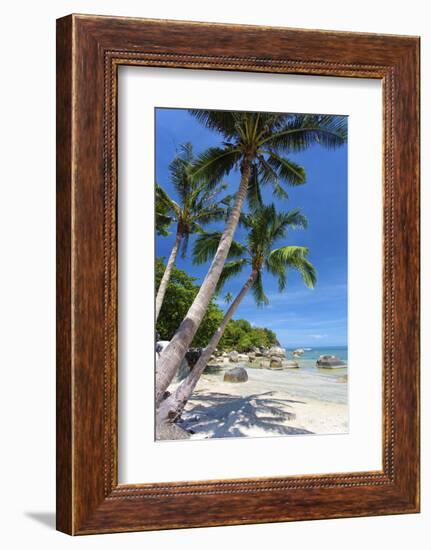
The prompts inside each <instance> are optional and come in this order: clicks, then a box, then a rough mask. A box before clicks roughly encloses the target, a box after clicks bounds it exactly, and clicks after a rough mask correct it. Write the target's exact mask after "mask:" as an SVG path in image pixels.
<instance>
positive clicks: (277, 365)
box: [269, 356, 283, 370]
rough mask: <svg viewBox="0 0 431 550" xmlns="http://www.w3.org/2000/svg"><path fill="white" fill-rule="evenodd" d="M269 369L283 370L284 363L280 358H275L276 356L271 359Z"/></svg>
mask: <svg viewBox="0 0 431 550" xmlns="http://www.w3.org/2000/svg"><path fill="white" fill-rule="evenodd" d="M269 368H270V369H277V370H279V369H282V368H283V361H282V359H281V358H280V357H275V356H272V357H271V360H270V363H269Z"/></svg>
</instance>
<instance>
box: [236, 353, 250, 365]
mask: <svg viewBox="0 0 431 550" xmlns="http://www.w3.org/2000/svg"><path fill="white" fill-rule="evenodd" d="M248 362H249V360H248V355H247V354H245V353H238V363H248Z"/></svg>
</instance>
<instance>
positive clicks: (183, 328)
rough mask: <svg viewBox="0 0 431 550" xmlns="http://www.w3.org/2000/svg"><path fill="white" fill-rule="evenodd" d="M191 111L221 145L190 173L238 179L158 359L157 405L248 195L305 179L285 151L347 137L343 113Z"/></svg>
mask: <svg viewBox="0 0 431 550" xmlns="http://www.w3.org/2000/svg"><path fill="white" fill-rule="evenodd" d="M191 114H192V115H193V116H195V117H196V118H197V119H198V120H199V121H200V122H201V123H202V124H203V125H204V126H206V127H207V128H209V129H212V130H215V131H217V132H218V133H219V134H221V136H222V137H223V140H224V141H223V146H222V147H211V148H209V149H208V150H207V151H206V152H204V153H203V154H202V155H200V157H199V158H198V159H197V161H196V162H195V164H194V168H193V169H192V175H193V177H195V178H199V180H201V181H206V183H207V185H208V186H210V187H212V186H213V185H215V184H216V183H217V182H218V181H220V179H221V178H222V177H223V176H225V175H226V174H228V173H229V172H230V171H231V170H233V169H234V168H237V169H239V171H240V174H241V178H240V184H239V188H238V191H237V193H236V196H235V202H234V205H233V208H232V209H231V211H230V215H229V218H228V220H227V222H226V226H225V228H224V231H223V233H222V235H221V238H220V241H219V243H218V247H217V250H216V252H215V255H214V258H213V261H212V263H211V265H210V268H209V270H208V273H207V275H206V277H205V279H204V281H203V283H202V285H201V287H200V290H199V292H198V294H197V295H196V298H195V300H194V301H193V304H192V305H191V306H190V309H189V311H188V312H187V315H186V316H185V318H184V319H183V321H182V323H181V324H180V326H179V327H178V330H177V332H176V333H175V334H174V336H173V338H172V339H171V341H170V343H169V344H168V346H167V347H166V348H165V350H164V352H163V354H162V356H161V358H160V360H159V361H158V363H157V367H156V391H155V394H156V395H155V398H156V404H159V403H160V401H161V400H162V399H163V396H164V395H165V391H166V390H167V388H168V386H169V384H170V383H171V381H172V379H173V377H174V375H175V373H176V371H177V369H178V367H179V365H180V364H181V361H182V359H183V358H184V356H185V354H186V352H187V349H188V347H189V346H190V343H191V341H192V339H193V337H194V335H195V333H196V331H197V329H198V328H199V325H200V323H201V322H202V319H203V317H204V315H205V312H206V309H207V307H208V304H209V302H210V300H211V297H212V296H213V294H214V292H215V289H216V286H217V283H218V280H219V278H220V275H221V273H222V270H223V267H224V264H225V261H226V258H227V255H228V253H229V248H230V245H231V242H232V239H233V236H234V233H235V229H236V227H237V225H238V220H239V216H240V213H241V210H242V207H243V203H244V200H245V198H246V196H247V195H248V198H249V201H250V203H251V204H252V205H256V204H258V203H260V202H261V198H260V183H261V184H262V185H267V184H270V185H271V186H272V188H273V191H274V193H275V195H276V196H277V197H278V198H283V197H284V198H285V197H286V196H287V193H286V191H285V189H284V187H283V184H286V185H299V184H303V183H305V171H304V169H303V168H302V167H301V166H298V165H297V164H295V163H294V162H293V161H291V160H289V159H287V158H286V156H285V155H286V154H287V153H289V152H296V151H302V150H304V149H307V148H308V147H310V146H311V145H313V144H319V145H323V146H324V147H328V148H334V147H338V146H340V145H342V144H343V143H345V141H346V138H347V125H346V118H345V117H340V116H332V115H300V114H299V115H298V114H280V113H255V112H235V111H234V112H232V111H206V110H192V111H191Z"/></svg>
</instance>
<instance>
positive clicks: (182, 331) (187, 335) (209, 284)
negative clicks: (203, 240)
mask: <svg viewBox="0 0 431 550" xmlns="http://www.w3.org/2000/svg"><path fill="white" fill-rule="evenodd" d="M250 176H251V159H250V158H249V157H248V158H246V159H245V160H244V162H243V164H242V174H241V183H240V186H239V189H238V193H237V194H236V198H235V204H234V206H233V208H232V211H231V213H230V216H229V219H228V221H227V224H226V227H225V230H224V232H223V235H222V237H221V239H220V243H219V246H218V248H217V252H216V254H215V256H214V259H213V261H212V263H211V266H210V268H209V270H208V273H207V275H206V277H205V279H204V282H203V283H202V286H201V288H200V290H199V292H198V294H197V295H196V298H195V299H194V301H193V304H192V305H191V306H190V309H189V311H188V312H187V315H186V316H185V317H184V319H183V321H182V323H181V324H180V326H179V327H178V330H177V332H176V333H175V334H174V336H173V338H172V340H171V341H170V343H169V344H168V346H167V347H166V348H165V350H164V352H163V353H162V355H161V357H160V359H159V361H158V363H157V367H156V391H155V394H156V395H155V399H156V406H157V405H159V404H160V401H161V400H162V398H163V395H164V393H165V391H166V390H167V388H168V386H169V384H170V383H171V381H172V379H173V377H174V376H175V373H176V371H177V369H178V367H179V366H180V364H181V361H182V360H183V358H184V356H185V354H186V352H187V349H188V347H189V346H190V344H191V342H192V340H193V337H194V335H195V334H196V331H197V330H198V328H199V325H200V324H201V322H202V319H203V318H204V316H205V313H206V310H207V307H208V304H209V303H210V300H211V298H212V296H213V294H214V292H215V289H216V286H217V283H218V280H219V278H220V275H221V272H222V271H223V266H224V264H225V261H226V258H227V255H228V253H229V249H230V245H231V243H232V239H233V236H234V233H235V230H236V228H237V225H238V221H239V217H240V214H241V210H242V206H243V203H244V200H245V197H246V195H247V189H248V184H249V181H250Z"/></svg>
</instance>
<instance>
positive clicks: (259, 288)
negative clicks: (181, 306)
mask: <svg viewBox="0 0 431 550" xmlns="http://www.w3.org/2000/svg"><path fill="white" fill-rule="evenodd" d="M241 222H242V225H243V226H244V227H245V228H246V229H247V238H246V242H245V244H240V243H237V242H233V243H232V245H231V248H230V251H229V255H230V256H232V257H235V259H234V260H232V261H229V262H227V263H226V264H225V266H224V269H223V271H222V274H221V276H220V278H219V281H218V289H220V288H221V287H223V285H224V284H225V283H226V281H228V280H229V279H230V278H232V277H235V276H237V275H239V274H240V273H241V272H242V271H243V270H244V269H247V270H248V276H247V279H246V280H245V282H244V284H243V286H242V288H241V290H240V291H239V293H238V295H237V296H236V298H235V299H234V300H233V301H232V303H231V305H230V306H229V308H228V310H227V311H226V313H225V315H224V318H223V321H222V322H221V324H220V326H219V327H218V328H217V330H216V331H215V332H214V334H213V336H212V337H211V339H210V341H209V343H208V345H207V346H206V347H205V349H204V350H203V351H202V353H201V355H200V357H199V359H198V361H197V362H196V364H195V365H194V367H193V368H192V370H191V372H190V373H189V374H188V376H187V377H186V378H185V380H184V381H183V382H182V383H181V384H180V386H179V387H178V388H177V389H176V390H175V392H174V393H173V394H172V395H170V396H169V397H168V398H167V399H166V400H165V402H164V403H163V404H162V405H161V407H160V416H161V417H162V418H165V417H166V418H167V417H169V418H171V419H172V418H175V417H178V416H179V415H180V414H181V412H182V410H183V408H184V406H185V404H186V403H187V401H188V399H189V398H190V396H191V394H192V392H193V390H194V388H195V386H196V384H197V382H198V380H199V378H200V376H201V374H202V373H203V371H204V369H205V367H206V366H207V363H208V361H209V359H210V357H211V355H212V354H213V353H214V351H215V349H216V347H217V346H218V344H219V342H220V339H221V337H222V336H223V333H224V331H225V329H226V327H227V325H228V323H229V322H230V321H231V319H232V317H233V315H234V314H235V312H236V310H237V309H238V307H239V305H240V304H241V302H242V300H243V299H244V297H245V296H246V294H247V293H248V291H249V290H251V292H252V294H253V298H254V300H255V302H256V304H257V305H258V306H260V305H265V304H268V302H269V300H268V298H267V296H266V294H265V291H264V287H263V277H262V271H263V270H264V269H265V270H266V271H268V272H269V273H270V274H271V275H274V276H275V277H276V278H277V280H278V287H279V290H280V292H282V291H283V290H284V289H285V287H286V282H287V271H288V269H293V270H297V271H298V272H299V273H300V275H301V277H302V279H303V281H304V283H305V284H306V285H307V286H308V287H310V288H314V285H315V284H316V280H317V276H316V271H315V269H314V266H313V265H312V264H311V262H310V261H309V260H308V259H307V256H308V249H307V248H306V247H303V246H293V245H285V246H281V247H277V248H274V245H275V243H276V242H277V241H279V240H280V239H284V238H285V237H286V235H287V230H288V229H289V228H295V227H302V228H304V227H306V226H307V220H306V218H305V216H303V214H301V212H300V211H299V210H298V209H295V210H291V211H290V212H281V213H278V212H277V211H276V209H275V205H274V204H271V205H269V206H261V207H258V208H256V209H255V210H253V211H252V212H251V213H250V214H248V215H243V216H242V220H241ZM218 238H219V236H218V235H216V238H214V233H213V234H205V233H202V234H201V235H199V236H198V238H197V240H196V242H195V247H194V252H193V257H194V260H195V262H196V263H204V262H206V261H208V259H209V258H211V257H212V256H213V254H214V248H215V246H216V242H217V241H218Z"/></svg>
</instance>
